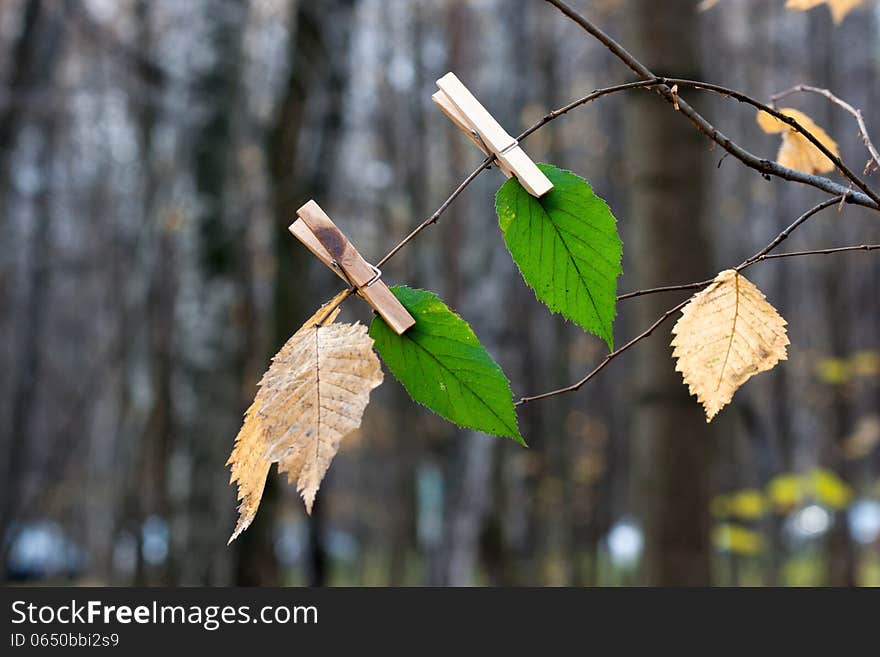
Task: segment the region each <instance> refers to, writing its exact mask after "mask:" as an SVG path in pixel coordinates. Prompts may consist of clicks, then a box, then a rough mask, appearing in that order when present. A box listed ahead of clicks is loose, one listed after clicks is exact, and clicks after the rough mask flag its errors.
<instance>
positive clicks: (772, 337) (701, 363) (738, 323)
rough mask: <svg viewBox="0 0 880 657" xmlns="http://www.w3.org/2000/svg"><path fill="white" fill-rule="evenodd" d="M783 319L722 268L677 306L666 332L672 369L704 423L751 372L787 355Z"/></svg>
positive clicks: (753, 289)
mask: <svg viewBox="0 0 880 657" xmlns="http://www.w3.org/2000/svg"><path fill="white" fill-rule="evenodd" d="M785 325H786V322H785V320H784V319H783V318H782V317H780V315H779V313H777V312H776V309H775V308H774V307H773V306H771V305H770V304H769V303H768V302H767V300H766V299H765V298H764V295H763V294H762V293H761V291H760V290H759V289H758V288H757V287H755V286H754V285H752V283H750V282H749V281H748V280H746V278H745V277H743V276H741V275H740V274H738V273H737V272H736V271H735V270H733V269H726V270H724V271H722V272H721V273H720V274H718V276H716V277H715V280H714V281H712V283H711V285H709V287H707V288H706V289H705V290H703V291H702V292H698V293H697V294H695V295H694V296H693V298H691V300H690V301H689V302H688V304H687V305H686V306H685V307H684V308H683V309H682V311H681V317H680V318H679V320H678V322H676V324H675V327H673V329H672V333H673V335H674V336H675V337H674V338H673V340H672V346H673V347H674V348H675V350H674V351H673V354H672V355H673V357H674V358H676V359H677V361H678V363H677V364H676V366H675V369H676V370H677V371H679V372H681V373H682V375H683V377H684V381H685V383H687V384H688V388H689V389H690V392H691V394H693V395H696V397H697V399H698V400H699V401H700V403H701V404H702V405H703V408H704V409H705V410H706V421H707V422H708V421H710V420H711V419H712V418H713V417H715V415H716V414H717V413H718V411H720V410H721V409H722V408H723V407H724V406H725V405H726V404H727V403H728V402H729V401H730V400H731V399H732V398H733V393H735V392H736V391H737V389H738V388H739V387H740V386H741V385H742V384H743V383H745V382H746V381H748V380H749V379H750V378H751V377H752V376H754V375H755V374H758V373H759V372H765V371H767V370H769V369H771V368H772V367H773V366H774V365H776V363H778V362H779V361H780V360H785V359H786V358H787V357H788V356H787V354H786V350H785V347H786V345H788V336H787V335H786V331H785Z"/></svg>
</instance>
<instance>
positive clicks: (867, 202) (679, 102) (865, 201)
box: [545, 0, 880, 210]
mask: <svg viewBox="0 0 880 657" xmlns="http://www.w3.org/2000/svg"><path fill="white" fill-rule="evenodd" d="M545 2H549V3H550V4H552V5H553V6H554V7H556V8H557V9H559V10H560V11H561V12H562V13H563V14H565V16H567V17H568V18H570V19H571V20H573V21H574V22H575V23H577V24H578V25H580V26H581V28H583V29H584V30H585V31H586V32H588V33H589V34H591V35H592V36H594V37H595V38H596V39H597V40H598V41H599V42H600V43H602V44H603V45H604V46H605V47H606V48H608V50H610V51H611V52H612V53H613V54H614V55H616V56H617V58H618V59H620V60H621V61H622V62H623V63H624V64H626V65H627V66H628V67H629V68H630V69H632V70H633V71H635V73H636V74H637V75H638V76H639V77H641V78H642V79H644V80H660V79H661V78H659V77H658V76H656V75H654V74H653V73H652V72H651V71H650V69H648V67H647V66H645V65H644V64H642V63H641V62H640V61H639V60H638V59H636V58H635V57H634V56H633V55H632V54H630V53H629V52H628V51H627V50H626V49H625V48H624V47H623V46H622V45H620V44H619V43H618V42H617V41H615V40H614V39H613V38H611V37H610V36H609V35H607V34H606V33H605V32H603V31H602V30H600V29H599V28H598V27H597V26H596V25H594V24H593V23H592V22H590V21H589V20H587V19H586V18H585V17H584V16H582V15H581V14H579V13H578V12H576V11H575V10H574V9H572V8H571V7H570V6H569V5H567V4H566V3H565V2H562V0H545ZM669 81H672V79H671V78H670V79H669ZM686 82H690V81H687V80H682V81H681V83H682V84H684V83H686ZM702 88H705V89H707V90H719V89H723V87H718V86H717V85H709V84H703V85H702ZM658 90H659V91H660V94H661V95H662V96H663V97H664V98H665V99H666V100H667V101H668V102H669V103H671V104H672V105H673V106H675V107H676V108H677V109H678V111H680V112H681V113H682V114H684V115H685V116H686V117H688V119H690V121H691V123H693V124H694V125H695V126H696V127H697V129H698V130H700V132H702V133H703V134H704V135H706V136H707V137H708V138H709V139H711V140H712V141H714V142H715V143H716V144H718V145H719V146H721V147H722V148H723V149H724V150H726V151H727V152H728V153H730V154H731V155H733V156H734V157H736V158H737V159H738V160H739V161H741V162H742V163H743V164H745V165H746V166H748V167H750V168H752V169H755V170H756V171H759V172H761V173H763V174H767V175H773V176H776V177H778V178H782V179H784V180H790V181H792V182H799V183H803V184H805V185H810V186H812V187H816V188H818V189H821V190H823V191H825V192H828V193H829V194H835V195H840V194H843V193H845V192H846V191H847V189H846V188H845V187H843V186H842V185H839V184H837V183H835V182H832V181H831V180H829V179H828V178H825V177H823V176H816V175H812V174H807V173H803V172H801V171H795V170H794V169H789V168H788V167H784V166H782V165H780V164H778V163H777V162H772V161H770V160H767V159H764V158H760V157H758V156H757V155H754V154H753V153H750V152H749V151H747V150H746V149H744V148H743V147H742V146H739V145H738V144H736V143H735V142H733V141H731V140H730V138H729V137H727V136H726V135H724V134H723V133H722V132H721V131H720V130H718V128H716V127H715V126H714V125H712V124H711V123H709V121H707V120H706V119H705V118H704V117H703V116H702V115H701V114H700V113H699V112H697V111H696V110H695V109H694V108H692V107H691V106H690V105H689V104H688V103H687V102H685V101H684V100H683V99H682V98H681V97H680V96H679V95H678V94H673V93H672V89H671V88H670V86H668V85H666V84H661V85H658ZM729 92H732V90H725V93H728V95H731V96H733V95H734V94H736V95H737V96H739V97H740V99H741V100H743V101H745V102H751V101H752V100H753V99H749V100H746V98H748V97H747V96H744V95H743V94H739V93H738V92H732V93H729ZM754 102H757V101H754ZM756 106H757V105H756ZM765 107H766V106H765ZM770 109H771V110H772V108H770ZM765 111H766V110H765ZM773 112H775V110H772V111H771V112H770V113H771V114H772V113H773ZM773 115H774V116H776V117H777V118H779V119H780V120H782V121H785V123H787V124H788V125H791V126H792V127H794V128H796V129H799V132H801V133H803V134H804V135H805V136H806V135H807V131H805V130H803V128H802V127H800V128H799V127H798V125H797V122H796V121H793V120H791V119H790V117H786V118H787V119H788V120H786V119H782V118H780V116H779V115H778V113H776V114H773ZM817 142H818V140H816V141H815V142H813V143H814V144H815V143H817ZM825 150H827V149H825ZM825 150H823V152H825ZM829 152H830V151H829ZM825 154H826V155H827V154H828V153H825ZM832 162H834V164H835V166H838V168H840V170H841V172H843V173H844V174H845V175H846V177H847V178H848V179H849V180H850V181H851V182H852V183H853V184H854V185H855V186H856V187H858V188H859V189H861V190H862V192H863V193H864V195H861V194H859V195H853V196H851V197H849V198H848V201H849V202H850V203H856V204H858V205H864V206H866V207H869V208H872V209H874V210H880V196H878V194H877V193H876V192H874V191H873V190H872V189H871V188H870V187H868V185H867V184H866V183H865V182H864V181H862V180H861V179H860V178H858V176H856V175H855V174H853V173H852V172H851V171H850V170H849V168H847V167H846V166H845V165H843V166H842V167H841V166H840V165H842V164H843V163H842V162H840V159H839V158H836V157H835V158H833V159H832ZM847 172H848V173H847ZM865 197H867V198H865Z"/></svg>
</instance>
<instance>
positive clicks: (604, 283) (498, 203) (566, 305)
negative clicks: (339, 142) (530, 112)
mask: <svg viewBox="0 0 880 657" xmlns="http://www.w3.org/2000/svg"><path fill="white" fill-rule="evenodd" d="M538 167H539V168H540V169H541V171H543V172H544V174H545V175H546V176H547V177H548V178H549V179H550V181H551V182H552V183H553V189H551V190H550V191H549V192H547V194H545V195H544V196H542V197H541V198H535V197H534V196H532V195H531V194H529V193H528V192H527V191H526V190H525V189H523V187H522V185H520V184H519V181H517V179H516V178H511V179H510V180H508V181H507V182H506V183H504V185H502V186H501V189H499V190H498V194H497V195H496V197H495V209H496V211H497V212H498V224H499V226H500V227H501V232H502V233H503V234H504V241H505V243H506V244H507V248H508V250H509V251H510V255H512V256H513V260H514V262H515V263H516V265H517V267H519V271H520V273H521V274H522V277H523V279H525V281H526V283H527V284H528V286H529V287H531V288H532V289H533V290H534V291H535V294H536V296H537V297H538V299H540V300H541V301H542V302H543V303H545V304H546V305H547V307H548V308H550V310H552V311H553V312H558V313H561V314H562V315H563V316H564V317H566V318H568V319H570V320H572V321H573V322H575V323H577V324H580V325H581V326H582V327H583V328H584V329H586V330H587V331H589V332H591V333H593V334H595V335H598V336H599V337H600V338H602V339H603V340H605V342H606V343H607V344H608V348H609V349H613V348H614V333H613V330H612V325H613V323H614V316H615V314H616V313H617V307H616V303H617V277H618V276H619V275H620V273H621V268H620V258H621V255H622V252H623V249H622V245H621V242H620V237H619V236H618V234H617V220H616V219H615V218H614V215H612V214H611V210H609V209H608V206H607V205H606V204H605V201H603V200H602V199H601V198H599V197H598V196H596V195H595V194H594V193H593V190H592V188H591V187H590V185H589V184H588V183H587V181H585V180H584V179H583V178H581V177H580V176H577V175H575V174H573V173H572V172H571V171H564V170H562V169H557V168H556V167H554V166H550V165H549V164H539V165H538Z"/></svg>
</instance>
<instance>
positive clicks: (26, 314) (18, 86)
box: [0, 0, 64, 567]
mask: <svg viewBox="0 0 880 657" xmlns="http://www.w3.org/2000/svg"><path fill="white" fill-rule="evenodd" d="M63 36H64V22H63V17H62V15H61V8H60V7H54V8H51V7H50V8H47V7H45V6H44V4H43V3H42V2H41V1H40V0H30V2H28V3H27V5H26V7H25V11H24V16H23V19H22V26H21V32H20V35H19V38H18V42H17V44H16V47H15V54H14V58H15V64H14V65H13V69H12V70H13V74H12V81H11V84H10V87H11V89H10V91H11V93H10V96H9V98H10V101H9V105H8V107H6V108H5V110H4V114H3V117H2V120H0V215H2V216H3V217H7V216H8V213H9V210H10V208H11V206H12V199H11V198H10V195H11V194H12V190H11V187H12V185H11V180H10V177H11V175H12V174H11V171H10V168H11V158H12V150H13V149H14V147H15V141H16V137H17V135H18V133H19V132H20V130H21V126H22V123H23V122H24V121H25V120H26V117H27V115H26V114H24V113H22V112H20V106H21V104H24V103H26V102H28V101H29V100H30V99H31V98H32V95H33V94H35V93H38V92H48V91H49V89H50V88H51V87H52V83H53V79H54V76H55V72H56V70H57V66H58V62H59V61H60V54H61V51H62V48H63V44H62V37H63ZM57 121H58V117H57V116H56V114H55V113H54V112H52V111H51V109H50V111H49V112H48V113H46V114H45V116H44V117H43V118H42V120H40V121H38V122H37V125H38V127H39V131H40V142H39V150H38V154H37V166H38V167H39V176H40V178H39V187H38V189H37V190H36V192H35V194H34V205H35V210H34V213H33V214H34V225H33V228H32V229H31V232H30V239H31V244H30V252H29V253H28V256H27V272H26V284H27V286H28V287H27V289H26V291H25V294H24V299H25V303H24V307H23V308H22V310H21V316H20V321H19V322H18V326H17V338H18V339H17V344H16V350H15V353H16V355H17V359H18V360H17V362H16V365H15V369H14V371H13V372H12V373H11V378H12V384H11V395H12V409H11V418H10V422H9V426H8V430H7V431H4V433H3V435H2V441H0V445H2V446H3V447H5V449H4V453H5V455H6V461H5V463H4V466H5V470H4V476H3V484H2V486H3V497H2V500H0V566H2V567H5V564H6V552H7V548H8V542H7V541H6V540H4V538H8V536H7V532H8V531H9V530H10V527H11V526H12V524H13V523H14V522H15V519H16V516H17V515H18V513H19V506H20V505H21V503H22V497H21V495H22V492H23V491H22V481H23V477H24V474H25V471H26V463H27V449H28V445H30V443H31V438H32V420H33V417H34V405H35V396H36V394H37V386H38V382H39V380H40V372H39V369H40V365H41V361H42V350H43V343H42V340H43V337H44V335H43V333H44V328H45V320H46V311H47V306H46V304H47V301H48V296H49V260H50V246H51V237H50V234H51V225H52V224H51V222H52V207H51V200H52V191H51V189H52V186H53V184H54V180H53V171H52V165H53V161H54V155H55V153H54V150H55V137H56V133H57V127H58V125H57ZM3 220H4V221H5V219H3ZM5 296H6V295H4V297H5ZM4 301H5V299H4ZM4 307H7V306H6V304H5V303H4Z"/></svg>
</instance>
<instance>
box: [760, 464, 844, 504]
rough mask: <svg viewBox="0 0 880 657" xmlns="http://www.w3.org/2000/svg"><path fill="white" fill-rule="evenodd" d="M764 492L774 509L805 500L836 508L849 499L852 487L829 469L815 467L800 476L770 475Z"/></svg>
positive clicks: (790, 474)
mask: <svg viewBox="0 0 880 657" xmlns="http://www.w3.org/2000/svg"><path fill="white" fill-rule="evenodd" d="M767 495H768V496H769V498H770V502H771V503H772V505H773V508H775V509H776V510H777V511H788V510H790V509H792V508H793V507H795V506H797V505H798V504H801V503H803V502H805V501H808V500H809V501H815V502H817V503H819V504H822V505H823V506H826V507H828V508H830V509H833V510H840V509H845V508H846V506H847V505H848V504H849V503H850V501H851V500H852V498H853V490H852V488H850V487H849V486H848V485H847V484H846V483H845V482H844V481H843V480H842V479H841V478H840V477H838V476H837V474H835V473H834V472H832V471H831V470H828V469H826V468H815V469H814V470H810V471H809V472H806V473H804V474H800V475H798V474H793V473H786V474H781V475H779V476H778V477H774V478H773V479H771V480H770V483H769V484H767Z"/></svg>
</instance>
